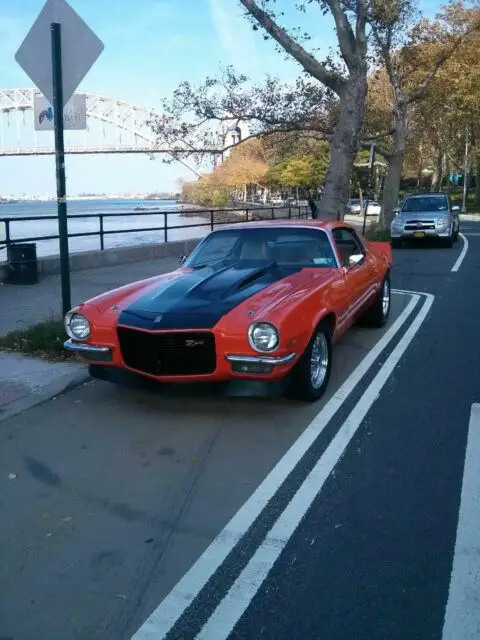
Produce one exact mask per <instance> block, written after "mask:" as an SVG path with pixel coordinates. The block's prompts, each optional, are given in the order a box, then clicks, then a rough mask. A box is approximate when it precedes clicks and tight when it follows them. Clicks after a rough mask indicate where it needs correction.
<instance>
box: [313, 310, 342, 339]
mask: <svg viewBox="0 0 480 640" xmlns="http://www.w3.org/2000/svg"><path fill="white" fill-rule="evenodd" d="M321 324H326V325H327V327H328V329H329V331H330V336H333V334H334V332H335V327H336V326H337V317H336V315H335V314H334V313H327V314H326V315H325V316H323V317H322V319H321V320H320V322H319V323H318V324H317V327H319V326H320V325H321Z"/></svg>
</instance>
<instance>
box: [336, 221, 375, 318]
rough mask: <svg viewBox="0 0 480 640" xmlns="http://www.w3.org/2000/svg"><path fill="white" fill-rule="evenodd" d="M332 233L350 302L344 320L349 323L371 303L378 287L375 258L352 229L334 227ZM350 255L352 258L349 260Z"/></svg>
mask: <svg viewBox="0 0 480 640" xmlns="http://www.w3.org/2000/svg"><path fill="white" fill-rule="evenodd" d="M332 235H333V239H334V242H335V248H336V250H337V254H338V258H339V261H340V264H341V266H342V268H343V270H344V274H345V279H346V283H347V288H348V292H349V300H350V302H349V305H348V312H347V318H346V321H347V323H348V324H351V323H353V322H354V321H355V319H356V318H358V316H359V315H360V314H361V313H362V311H364V310H365V308H366V307H367V306H368V304H369V303H371V301H372V299H373V297H374V296H375V293H376V290H377V288H378V287H377V285H376V276H375V264H374V262H375V258H374V257H373V256H372V254H371V253H370V252H369V251H368V250H367V249H366V247H365V246H364V245H363V243H362V241H361V240H360V238H359V237H358V235H357V234H356V233H355V231H354V230H353V229H349V228H347V227H336V228H335V229H333V231H332ZM352 256H353V260H351V258H352Z"/></svg>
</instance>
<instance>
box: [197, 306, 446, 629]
mask: <svg viewBox="0 0 480 640" xmlns="http://www.w3.org/2000/svg"><path fill="white" fill-rule="evenodd" d="M433 300H434V296H432V295H431V294H427V300H426V301H425V303H424V304H423V306H422V308H421V310H420V311H419V313H418V314H417V316H416V317H415V319H414V320H413V322H412V324H411V325H410V327H409V328H408V329H407V331H406V332H405V334H404V335H403V336H402V338H401V339H400V340H399V342H398V344H397V345H396V346H395V348H394V350H393V351H392V353H391V354H390V355H389V356H388V358H387V360H386V361H385V363H384V365H383V366H382V368H381V369H380V371H379V372H378V373H377V375H376V376H375V378H374V379H373V380H372V382H371V383H370V385H369V386H368V388H367V390H366V391H365V393H364V394H363V396H362V397H361V398H360V400H359V401H358V403H357V404H356V405H355V407H354V408H353V410H352V411H351V413H350V415H349V416H348V418H347V419H346V420H345V422H344V423H343V425H342V427H341V428H340V430H339V431H338V433H337V435H336V436H335V437H334V438H333V440H332V441H331V443H330V444H329V446H328V447H327V449H326V450H325V453H324V454H323V455H322V456H321V457H320V459H319V460H318V462H317V464H316V465H315V467H314V468H313V469H312V471H311V472H310V474H309V475H308V476H307V478H306V479H305V480H304V482H303V484H302V486H301V487H300V488H299V489H298V491H297V493H296V494H295V495H294V496H293V498H292V500H291V501H290V502H289V504H288V505H287V507H286V508H285V510H284V511H283V513H282V514H281V515H280V517H279V518H278V520H277V521H276V523H275V524H274V525H273V527H272V528H271V529H270V532H269V533H268V534H267V536H266V538H265V540H264V541H263V543H262V544H261V545H260V546H259V547H258V549H257V551H256V552H255V554H254V555H253V557H252V558H251V560H250V562H249V563H248V564H247V566H246V567H245V569H244V570H243V571H242V573H241V574H240V576H239V577H238V578H237V580H236V581H235V583H234V584H233V585H232V587H231V588H230V590H229V591H228V593H227V595H226V596H225V597H224V598H223V600H222V601H221V602H220V604H219V605H218V607H217V608H216V609H215V611H214V613H213V614H212V616H211V617H210V619H209V620H208V622H207V623H206V624H205V626H204V627H203V628H202V630H201V632H200V633H199V634H198V636H197V640H221V639H223V638H227V637H228V635H229V634H230V632H231V631H232V630H233V628H234V626H235V625H236V623H237V622H238V620H239V619H240V617H241V616H242V614H243V613H244V611H245V610H246V609H247V607H248V605H249V604H250V602H251V601H252V599H253V597H254V596H255V594H256V593H257V591H258V589H259V588H260V587H261V585H262V583H263V582H264V580H265V579H266V577H267V575H268V573H269V571H270V569H271V568H272V567H273V565H274V563H275V561H276V560H277V558H278V557H279V555H280V553H281V552H282V550H283V549H284V547H285V545H286V544H287V542H288V541H289V540H290V538H291V537H292V535H293V534H294V533H295V530H296V529H297V527H298V525H299V524H300V522H301V520H302V518H303V517H304V516H305V514H306V512H307V510H308V509H309V507H310V506H311V504H312V502H313V501H314V500H315V498H316V497H317V495H318V493H319V492H320V491H321V489H322V487H323V485H324V484H325V482H326V480H327V478H328V477H329V476H330V474H331V473H332V471H333V469H334V468H335V465H336V464H337V463H338V462H339V460H340V458H341V456H342V455H343V454H344V453H345V450H346V448H347V446H348V444H349V443H350V441H351V439H352V438H353V436H354V435H355V433H356V432H357V430H358V428H359V427H360V425H361V424H362V422H363V420H364V418H365V416H366V415H367V413H368V411H369V409H370V407H371V406H372V405H373V403H374V402H375V400H376V399H377V398H378V396H379V394H380V391H381V390H382V388H383V386H384V385H385V384H386V382H387V380H388V378H389V377H390V375H391V373H392V371H393V370H394V368H395V366H396V365H397V364H398V362H399V360H400V358H401V357H402V355H403V354H404V353H405V351H406V349H407V348H408V346H409V344H410V343H411V341H412V340H413V338H414V337H415V334H416V333H417V331H418V330H419V329H420V327H421V325H422V323H423V321H424V320H425V318H426V316H427V314H428V312H429V310H430V307H431V306H432V304H433Z"/></svg>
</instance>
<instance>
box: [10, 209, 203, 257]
mask: <svg viewBox="0 0 480 640" xmlns="http://www.w3.org/2000/svg"><path fill="white" fill-rule="evenodd" d="M137 207H141V208H142V209H144V210H145V211H146V210H148V211H149V214H148V215H145V214H144V215H142V211H140V212H139V211H135V209H136V208H137ZM154 210H155V211H154ZM182 210H187V209H186V208H185V207H182V206H181V205H179V204H178V203H177V202H176V201H173V200H83V199H80V200H73V199H72V200H71V199H69V200H68V215H69V216H71V217H69V220H68V231H69V233H70V234H73V233H90V232H98V231H99V228H100V226H99V225H100V222H99V218H97V217H91V218H81V217H79V216H81V215H82V214H96V215H98V214H103V215H104V230H105V231H118V230H120V231H121V230H128V229H140V231H137V232H134V233H133V232H129V233H111V234H110V233H108V234H106V235H105V236H104V239H105V249H108V248H112V247H120V246H126V245H132V244H150V243H155V242H165V236H164V232H163V226H164V225H165V215H164V212H167V213H168V226H169V227H174V226H182V227H185V225H194V224H200V225H206V226H202V227H193V228H181V229H169V231H168V241H169V242H170V241H174V240H183V239H187V238H200V237H202V236H204V235H205V234H206V233H207V232H208V231H209V230H210V227H209V222H208V220H207V219H205V218H203V217H200V216H195V215H189V216H188V217H187V216H185V215H181V214H180V211H182ZM156 211H159V212H161V213H157V212H156ZM133 213H135V215H132V214H133ZM48 215H53V216H56V215H57V204H56V202H55V201H49V202H40V201H33V202H17V203H4V204H0V243H1V242H3V241H4V240H5V222H4V221H3V220H2V219H3V218H11V219H13V220H12V221H11V222H10V237H11V239H12V240H21V239H22V238H32V237H37V236H43V237H44V236H52V235H58V222H57V220H41V219H40V216H48ZM25 216H29V217H31V218H32V220H29V221H22V220H16V218H21V217H25ZM36 218H39V219H36ZM152 227H156V228H161V229H162V230H156V231H147V230H146V229H149V228H152ZM144 229H145V231H143V230H144ZM35 242H36V244H37V255H38V256H47V255H55V254H58V253H59V247H58V240H56V239H52V240H36V241H35ZM69 247H70V251H71V252H72V253H74V252H78V251H90V250H92V249H100V237H99V236H98V235H95V236H90V237H81V238H70V240H69ZM5 253H6V252H5V251H4V250H2V249H1V247H0V262H1V261H2V260H5V259H6V256H5Z"/></svg>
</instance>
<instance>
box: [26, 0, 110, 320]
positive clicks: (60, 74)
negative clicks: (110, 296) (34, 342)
mask: <svg viewBox="0 0 480 640" xmlns="http://www.w3.org/2000/svg"><path fill="white" fill-rule="evenodd" d="M102 51H103V43H102V41H101V40H99V38H98V37H97V36H96V35H95V34H94V33H93V31H92V30H91V29H90V27H89V26H88V25H86V24H85V22H84V21H83V20H82V19H81V18H80V16H79V15H78V14H77V13H75V11H74V10H73V9H72V8H71V7H70V5H69V4H68V3H67V2H66V0H47V2H46V3H45V5H44V7H43V9H42V10H41V12H40V14H39V16H38V18H37V19H36V20H35V22H34V23H33V26H32V28H31V29H30V31H29V32H28V34H27V37H26V38H25V40H24V41H23V43H22V44H21V46H20V49H19V50H18V51H17V53H16V55H15V59H16V61H17V62H18V64H19V65H20V66H21V67H22V69H23V70H24V71H25V72H26V74H27V75H28V76H30V78H31V79H32V80H33V82H34V83H35V84H36V85H37V87H38V88H39V89H40V91H41V92H42V93H43V95H44V96H45V98H46V99H47V101H48V103H49V105H47V106H46V107H45V109H43V110H42V111H41V112H40V113H39V114H38V122H39V125H41V124H43V123H44V121H45V120H48V121H50V120H53V130H54V132H55V174H56V180H57V210H58V240H59V247H60V275H61V286H62V311H63V314H64V315H65V314H66V313H67V312H68V311H69V310H70V307H71V289H70V257H69V248H68V215H67V197H66V196H67V190H66V181H65V140H64V135H63V133H64V131H63V130H64V107H65V105H66V104H67V102H68V101H69V100H70V98H71V97H72V96H73V93H74V91H75V89H76V88H77V87H78V85H79V84H80V82H81V81H82V80H83V78H84V77H85V75H86V73H87V71H88V70H89V69H90V67H91V66H92V64H93V63H94V62H95V60H96V59H97V58H98V56H99V55H100V54H101V52H102ZM50 109H51V110H50ZM40 120H41V122H40ZM67 120H68V117H67ZM45 126H47V125H45Z"/></svg>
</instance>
